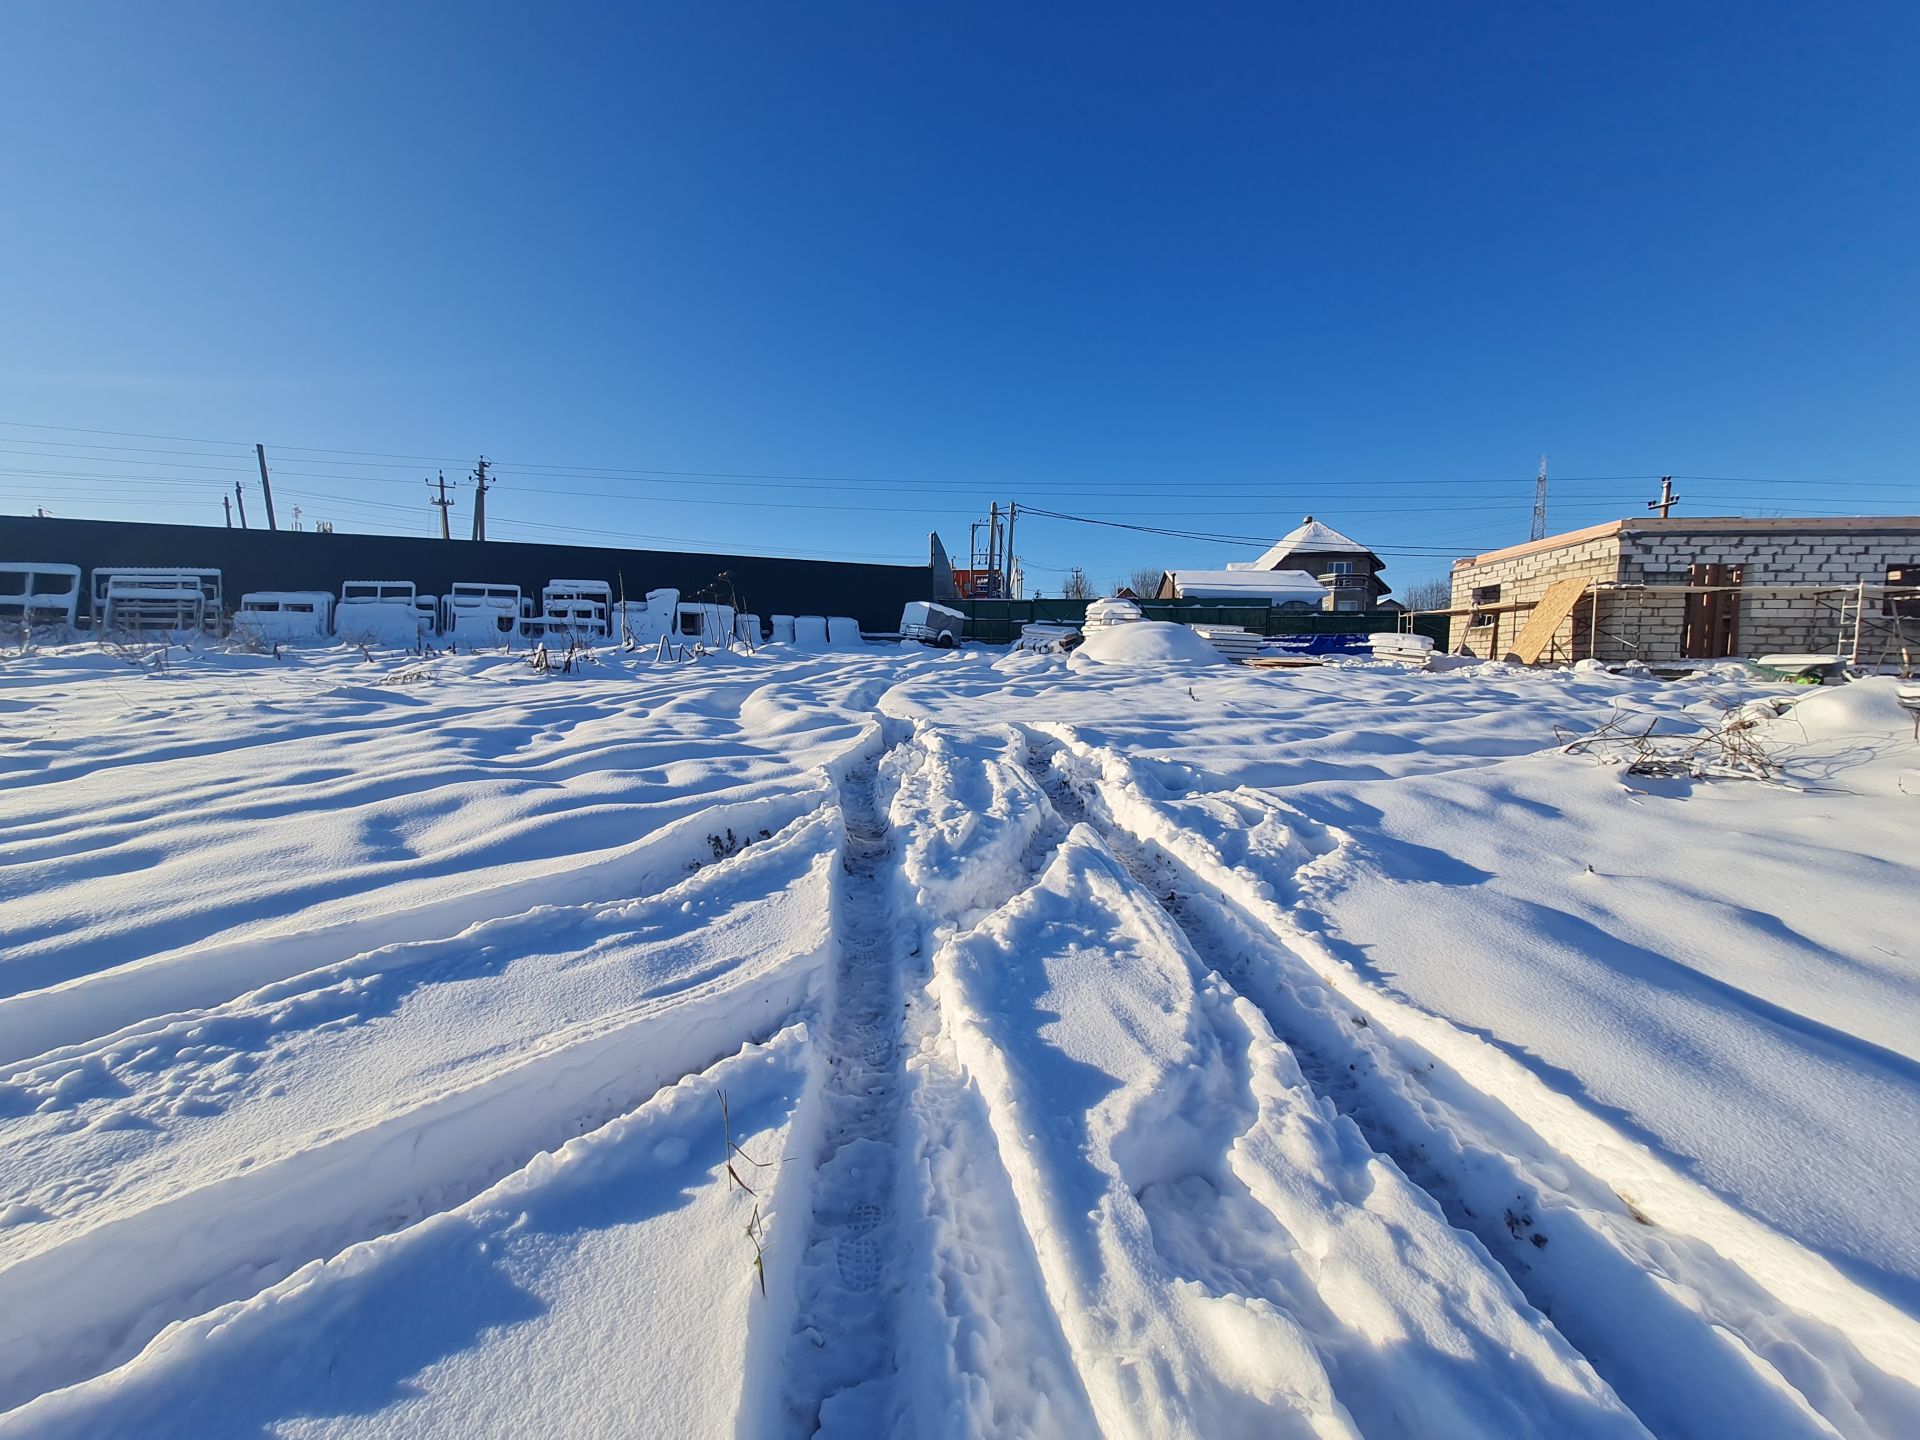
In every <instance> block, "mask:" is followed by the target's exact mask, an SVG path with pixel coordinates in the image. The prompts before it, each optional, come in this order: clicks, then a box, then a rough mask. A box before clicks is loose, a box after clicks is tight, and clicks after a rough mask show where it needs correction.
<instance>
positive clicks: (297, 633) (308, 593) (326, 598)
mask: <svg viewBox="0 0 1920 1440" xmlns="http://www.w3.org/2000/svg"><path fill="white" fill-rule="evenodd" d="M233 628H234V629H235V630H239V631H243V632H245V633H247V634H249V635H255V636H258V637H259V638H260V639H261V640H264V641H266V642H267V643H268V644H270V645H280V644H284V643H285V642H287V641H289V640H319V639H323V638H324V637H325V636H326V635H327V634H328V632H329V631H331V630H332V628H333V596H332V594H331V593H329V592H328V591H325V590H249V591H248V592H247V593H246V594H244V595H242V596H241V597H240V608H239V609H238V610H236V611H234V612H233Z"/></svg>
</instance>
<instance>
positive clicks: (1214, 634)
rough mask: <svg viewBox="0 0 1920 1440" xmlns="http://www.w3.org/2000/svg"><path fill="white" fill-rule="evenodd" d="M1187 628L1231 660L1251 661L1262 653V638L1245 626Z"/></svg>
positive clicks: (1196, 626) (1194, 626)
mask: <svg viewBox="0 0 1920 1440" xmlns="http://www.w3.org/2000/svg"><path fill="white" fill-rule="evenodd" d="M1187 628H1188V629H1189V630H1191V631H1193V633H1194V634H1196V635H1198V636H1199V637H1200V638H1201V639H1202V640H1204V641H1206V642H1207V644H1209V645H1211V646H1212V647H1213V648H1214V649H1215V650H1217V651H1219V653H1220V654H1221V655H1223V656H1225V657H1226V658H1227V659H1229V660H1251V659H1252V658H1253V657H1254V656H1256V655H1258V654H1259V653H1260V637H1259V636H1258V635H1256V634H1254V633H1253V632H1252V631H1251V630H1249V629H1247V628H1246V627H1245V626H1243V625H1189V626H1187Z"/></svg>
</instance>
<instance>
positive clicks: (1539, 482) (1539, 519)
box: [1527, 455, 1547, 540]
mask: <svg viewBox="0 0 1920 1440" xmlns="http://www.w3.org/2000/svg"><path fill="white" fill-rule="evenodd" d="M1527 538H1528V539H1529V540H1544V539H1546V538H1547V457H1546V456H1544V455H1542V456H1541V457H1540V474H1539V477H1538V478H1537V479H1536V480H1535V481H1534V482H1533V532H1532V533H1531V534H1530V535H1528V536H1527Z"/></svg>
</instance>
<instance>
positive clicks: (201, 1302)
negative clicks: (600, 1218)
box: [0, 820, 824, 1410]
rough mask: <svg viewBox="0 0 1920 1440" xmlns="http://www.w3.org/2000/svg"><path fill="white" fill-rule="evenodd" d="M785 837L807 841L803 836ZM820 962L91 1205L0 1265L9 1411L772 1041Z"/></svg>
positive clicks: (706, 876) (744, 856) (540, 1045)
mask: <svg viewBox="0 0 1920 1440" xmlns="http://www.w3.org/2000/svg"><path fill="white" fill-rule="evenodd" d="M806 823H807V822H804V821H803V822H801V824H802V825H805V824H806ZM823 823H824V821H823V820H822V821H814V822H812V824H813V825H814V826H815V827H818V826H819V825H821V824H823ZM780 838H781V839H782V840H793V841H795V842H796V843H797V842H798V841H799V840H800V839H802V838H804V837H803V836H802V835H801V832H800V831H799V830H798V829H795V830H793V831H791V832H783V836H782V837H780ZM809 843H815V842H809ZM818 843H821V844H822V845H824V837H822V839H821V841H820V842H818ZM778 844H779V841H775V842H773V843H772V844H766V842H763V845H765V848H763V845H755V846H750V847H747V848H746V849H744V850H742V851H740V852H737V853H736V854H735V855H733V856H731V857H729V858H727V859H725V860H722V861H720V862H718V863H716V864H714V865H711V866H705V867H702V869H701V871H700V872H699V873H698V874H696V875H695V876H692V877H689V878H687V879H686V880H684V881H683V882H682V883H681V884H679V885H676V886H673V887H669V889H668V890H666V891H663V892H661V893H660V894H659V895H656V896H651V897H646V898H645V899H642V900H634V901H629V902H608V903H607V905H606V906H605V908H607V909H608V910H609V911H619V910H620V909H621V908H623V906H635V907H639V906H645V905H649V904H658V905H665V904H668V903H671V902H672V901H673V900H675V899H677V898H679V897H680V896H682V895H686V896H688V897H690V898H692V897H697V896H698V894H700V893H701V892H702V891H703V890H704V889H706V888H709V887H714V886H716V885H717V886H719V887H721V888H722V889H723V890H724V887H725V884H726V883H727V882H728V881H730V880H731V879H733V878H734V872H735V870H736V869H737V868H738V867H744V866H758V865H759V864H760V863H761V862H762V860H763V859H765V857H767V856H768V855H770V854H773V853H775V851H776V850H777V848H778ZM764 898H765V897H758V896H756V897H752V898H750V899H749V900H747V901H746V902H744V903H745V904H748V905H751V904H758V903H764ZM495 923H496V924H498V923H500V922H495ZM818 968H819V967H818V964H817V962H815V961H813V960H811V959H807V960H806V961H805V963H801V964H791V963H780V964H775V965H772V966H769V967H767V968H765V969H762V970H758V971H753V970H751V969H750V968H748V967H743V966H741V965H740V964H739V963H738V962H737V961H736V962H734V963H733V964H732V965H729V966H726V967H721V968H718V969H715V968H712V967H708V968H705V969H701V970H698V971H697V972H694V973H690V974H689V975H688V977H687V978H688V985H687V987H686V988H685V989H682V990H677V991H674V992H672V993H670V994H666V995H662V996H647V997H636V1000H635V1002H634V1003H633V1004H631V1005H629V1006H623V1007H621V1008H618V1009H613V1010H609V1011H606V1012H602V1013H596V1014H593V1015H591V1016H588V1017H586V1018H583V1019H581V1020H579V1021H576V1022H573V1023H570V1024H567V1025H565V1026H563V1027H561V1028H557V1029H554V1030H552V1031H550V1032H548V1033H545V1034H543V1035H541V1036H540V1037H539V1039H538V1041H537V1043H533V1044H529V1045H526V1046H525V1047H523V1048H519V1049H516V1050H514V1051H513V1052H511V1053H509V1054H505V1055H502V1056H499V1057H496V1062H497V1063H488V1064H485V1065H482V1066H479V1067H476V1069H475V1070H474V1071H473V1072H472V1073H468V1074H462V1075H460V1076H459V1077H458V1078H457V1079H455V1080H452V1081H449V1082H447V1083H444V1084H441V1085H438V1086H436V1087H435V1088H433V1089H430V1090H429V1089H424V1088H423V1089H422V1091H421V1093H417V1094H411V1095H409V1096H408V1097H407V1098H406V1103H405V1104H404V1105H401V1106H396V1107H393V1108H379V1109H374V1110H371V1111H367V1112H365V1113H360V1114H356V1115H354V1116H353V1117H351V1118H350V1119H342V1120H340V1121H338V1122H337V1123H336V1125H335V1127H334V1128H332V1129H330V1130H322V1131H319V1132H317V1133H315V1134H313V1135H311V1136H309V1137H307V1138H306V1139H305V1140H303V1141H301V1142H300V1143H298V1144H297V1145H294V1146H291V1147H290V1148H287V1149H285V1150H284V1151H283V1152H282V1153H279V1154H276V1155H272V1156H269V1157H267V1158H265V1159H264V1160H260V1161H258V1163H256V1162H257V1157H254V1156H251V1155H248V1156H242V1157H240V1158H239V1159H238V1161H237V1163H231V1164H223V1165H221V1166H220V1167H218V1168H210V1169H209V1170H207V1171H206V1172H205V1173H201V1172H195V1173H193V1174H191V1175H186V1176H183V1177H181V1179H180V1180H179V1182H178V1183H176V1184H174V1185H172V1186H169V1187H166V1188H164V1189H163V1188H160V1187H158V1186H155V1187H153V1191H152V1193H151V1194H149V1195H143V1196H142V1197H141V1200H140V1203H139V1204H138V1205H137V1206H129V1207H128V1208H126V1209H125V1210H124V1212H123V1213H115V1214H111V1215H109V1216H107V1217H106V1218H102V1219H98V1220H97V1221H96V1220H94V1219H93V1218H92V1217H90V1216H86V1215H82V1216H80V1217H78V1218H77V1220H76V1221H75V1224H74V1225H72V1226H70V1227H69V1228H70V1229H71V1230H72V1232H73V1233H71V1234H60V1235H56V1236H54V1237H52V1238H51V1239H50V1240H48V1241H47V1242H45V1243H44V1244H43V1245H42V1246H41V1248H37V1249H34V1250H33V1251H31V1252H30V1253H25V1254H23V1255H20V1256H19V1257H18V1258H13V1257H11V1256H9V1257H6V1258H4V1259H0V1410H5V1409H7V1408H9V1407H11V1406H14V1405H17V1404H20V1403H22V1402H24V1401H25V1400H28V1399H30V1398H32V1397H33V1396H35V1395H37V1394H40V1393H42V1392H44V1391H46V1390H48V1389H54V1388H59V1387H60V1386H63V1385H67V1384H72V1383H74V1382H76V1381H80V1380H84V1379H87V1378H89V1377H90V1376H92V1375H95V1374H98V1373H100V1372H101V1371H102V1370H105V1369H109V1368H112V1367H113V1366H116V1365H118V1364H120V1363H121V1362H123V1361H125V1360H127V1359H129V1358H131V1357H132V1356H133V1355H134V1354H136V1353H137V1352H138V1351H139V1350H140V1349H141V1348H142V1347H143V1346H144V1345H145V1344H146V1343H147V1342H148V1341H149V1340H150V1339H152V1338H153V1336H154V1335H155V1334H157V1333H158V1332H159V1331H160V1330H162V1329H163V1328H165V1327H166V1326H167V1325H169V1324H171V1323H173V1322H174V1321H177V1320H185V1319H190V1318H192V1317H194V1316H197V1315H200V1314H203V1313H205V1312H206V1311H208V1310H210V1309H212V1308H214V1307H217V1306H219V1305H222V1304H225V1303H227V1302H230V1301H233V1300H238V1299H244V1298H246V1297H247V1296H250V1295H254V1294H257V1293H259V1292H260V1291H261V1290H263V1289H265V1288H267V1287H269V1286H271V1285H272V1284H273V1283H275V1282H277V1281H279V1280H280V1279H282V1278H283V1277H284V1276H286V1275H287V1274H289V1273H291V1272H292V1271H294V1270H296V1269H298V1268H299V1267H300V1266H301V1265H303V1264H306V1263H308V1262H309V1261H313V1260H320V1259H325V1258H328V1257H331V1256H333V1255H336V1254H338V1253H339V1252H340V1251H342V1250H343V1249H345V1248H347V1247H348V1246H350V1245H354V1244H356V1243H359V1242H361V1241H365V1240H369V1239H373V1238H375V1237H378V1236H381V1235H385V1234H387V1233H390V1232H392V1231H394V1230H396V1229H399V1228H402V1227H404V1226H406V1225H408V1224H411V1223H412V1222H413V1221H415V1220H417V1219H418V1218H420V1217H421V1216H422V1215H424V1214H428V1213H433V1212H435V1211H438V1210H444V1209H448V1208H451V1207H453V1206H456V1205H458V1204H460V1203H462V1202H464V1201H465V1200H466V1199H468V1198H469V1197H470V1196H472V1195H473V1194H475V1193H477V1192H478V1191H480V1190H482V1189H484V1188H485V1187H486V1186H487V1185H489V1184H491V1183H492V1182H494V1181H495V1180H497V1179H499V1178H500V1177H501V1176H502V1175H505V1174H508V1173H511V1172H512V1171H514V1170H516V1169H518V1168H520V1167H522V1166H524V1165H525V1164H526V1163H527V1162H528V1161H529V1160H530V1159H531V1158H532V1157H533V1156H535V1155H537V1154H539V1153H541V1152H543V1151H547V1150H551V1149H553V1148H555V1147H557V1146H559V1145H561V1144H564V1143H565V1142H567V1141H569V1140H571V1139H573V1138H574V1137H575V1136H577V1135H579V1134H581V1133H583V1132H584V1131H585V1130H588V1129H591V1128H593V1127H594V1126H595V1125H597V1124H599V1123H601V1122H603V1121H605V1120H607V1119H609V1118H611V1117H612V1116H614V1115H617V1114H619V1113H622V1112H623V1111H625V1110H628V1109H631V1108H633V1107H634V1106H636V1105H639V1104H641V1103H643V1102H644V1101H645V1100H646V1099H647V1098H648V1097H649V1096H651V1095H652V1094H654V1093H655V1092H656V1091H658V1090H659V1089H661V1088H662V1087H664V1086H669V1085H672V1084H673V1083H675V1082H676V1081H677V1080H678V1079H680V1078H681V1077H683V1076H686V1075H690V1074H696V1073H700V1072H702V1071H704V1070H706V1069H707V1068H709V1067H711V1066H712V1065H713V1064H714V1063H716V1062H717V1061H718V1060H720V1059H722V1058H724V1057H725V1056H727V1055H729V1054H732V1053H734V1052H735V1051H737V1050H738V1049H739V1048H740V1046H741V1044H742V1043H743V1042H747V1041H750V1040H753V1039H757V1038H761V1037H763V1036H765V1035H767V1034H770V1033H772V1031H773V1030H776V1029H778V1028H779V1026H780V1025H781V1024H783V1023H784V1022H785V1020H786V1019H787V1017H789V1016H791V1015H792V1014H793V1012H794V1011H795V1010H797V1009H798V1008H799V1007H800V1006H801V1005H802V1004H803V1003H804V1002H805V1001H806V1000H807V998H808V996H809V994H810V992H811V991H812V990H813V988H814V986H815V983H816V977H817V975H818ZM443 978H448V977H443ZM116 1103H117V1102H116ZM81 1222H85V1224H84V1228H81ZM32 1238H38V1237H37V1236H35V1237H32Z"/></svg>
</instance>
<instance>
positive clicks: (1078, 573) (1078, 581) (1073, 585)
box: [1060, 565, 1093, 600]
mask: <svg viewBox="0 0 1920 1440" xmlns="http://www.w3.org/2000/svg"><path fill="white" fill-rule="evenodd" d="M1060 593H1061V594H1062V595H1064V596H1066V597H1067V599H1069V600H1091V599H1093V582H1092V581H1091V580H1089V579H1087V572H1086V571H1085V570H1082V569H1081V568H1080V567H1079V566H1078V565H1076V566H1074V567H1073V568H1072V569H1071V570H1069V571H1067V583H1066V584H1065V585H1063V586H1061V588H1060Z"/></svg>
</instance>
